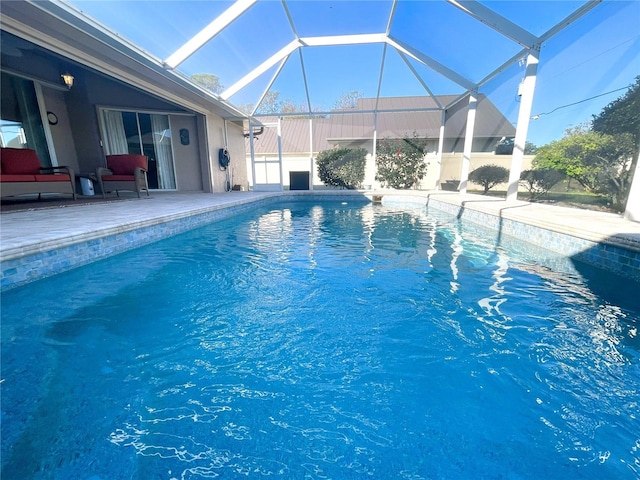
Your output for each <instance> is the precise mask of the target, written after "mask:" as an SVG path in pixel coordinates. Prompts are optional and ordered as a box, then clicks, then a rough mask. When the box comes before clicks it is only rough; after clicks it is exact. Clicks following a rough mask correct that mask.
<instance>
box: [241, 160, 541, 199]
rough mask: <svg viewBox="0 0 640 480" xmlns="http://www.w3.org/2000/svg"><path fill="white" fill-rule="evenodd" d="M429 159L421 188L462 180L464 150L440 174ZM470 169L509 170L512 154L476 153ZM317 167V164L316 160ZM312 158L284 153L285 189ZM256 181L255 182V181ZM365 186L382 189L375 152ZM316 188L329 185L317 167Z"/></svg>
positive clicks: (524, 166) (527, 163) (502, 186)
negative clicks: (377, 178)
mask: <svg viewBox="0 0 640 480" xmlns="http://www.w3.org/2000/svg"><path fill="white" fill-rule="evenodd" d="M265 158H268V159H271V160H277V158H278V157H277V155H267V156H265V155H257V156H256V160H257V161H262V160H263V159H265ZM533 158H534V155H525V157H524V159H523V162H522V170H527V169H529V168H531V161H532V160H533ZM425 161H426V162H427V165H428V166H427V175H426V176H425V178H424V179H423V180H422V182H420V183H419V184H418V188H419V189H420V190H434V189H436V188H437V187H438V186H439V183H440V182H444V181H446V180H454V179H455V180H460V170H461V168H462V153H447V154H443V155H442V165H441V168H440V175H439V176H438V168H437V157H436V155H432V154H429V155H426V157H425ZM246 163H247V169H248V170H249V172H250V171H251V158H250V157H247V162H246ZM470 164H471V165H470V168H469V171H473V170H474V169H476V168H478V167H480V166H482V165H489V164H494V165H500V166H502V167H505V168H506V169H510V168H511V155H495V154H493V153H472V154H471V160H470ZM314 166H315V163H314ZM309 169H310V161H309V157H308V156H306V157H305V156H300V155H283V156H282V170H283V185H284V188H285V190H286V189H288V188H289V172H291V171H309ZM252 183H253V182H252ZM362 184H363V188H365V189H379V188H380V183H379V182H376V181H375V162H373V159H372V155H371V154H369V155H367V163H366V165H365V179H364V181H363V182H362ZM313 185H314V188H318V189H322V188H326V186H325V185H324V184H323V183H322V182H321V181H320V178H319V177H318V172H317V167H316V168H314V175H313ZM468 188H469V189H471V190H473V189H480V188H481V187H480V186H479V185H475V184H473V183H470V184H469V187H468ZM494 188H495V189H496V190H501V189H502V190H504V189H506V188H507V184H506V183H505V184H500V185H498V186H496V187H494Z"/></svg>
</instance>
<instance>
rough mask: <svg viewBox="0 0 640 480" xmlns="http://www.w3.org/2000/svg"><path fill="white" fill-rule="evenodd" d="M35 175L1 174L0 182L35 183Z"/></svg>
mask: <svg viewBox="0 0 640 480" xmlns="http://www.w3.org/2000/svg"><path fill="white" fill-rule="evenodd" d="M35 181H36V177H35V175H13V174H6V173H3V174H0V182H35Z"/></svg>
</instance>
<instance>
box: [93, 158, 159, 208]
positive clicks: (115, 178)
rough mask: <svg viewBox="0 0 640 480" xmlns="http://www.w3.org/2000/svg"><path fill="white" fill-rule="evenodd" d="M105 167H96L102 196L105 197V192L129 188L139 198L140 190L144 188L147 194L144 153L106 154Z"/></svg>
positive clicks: (147, 185)
mask: <svg viewBox="0 0 640 480" xmlns="http://www.w3.org/2000/svg"><path fill="white" fill-rule="evenodd" d="M106 159H107V168H104V167H98V169H97V170H96V177H97V178H98V183H99V184H100V188H101V189H102V197H103V198H106V193H107V192H113V191H115V192H116V195H117V196H120V194H119V193H118V192H119V191H120V190H129V191H132V192H136V193H137V194H138V198H140V191H141V190H146V192H147V196H149V184H148V183H147V157H146V156H145V155H133V154H122V155H107V156H106Z"/></svg>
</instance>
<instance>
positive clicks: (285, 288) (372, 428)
mask: <svg viewBox="0 0 640 480" xmlns="http://www.w3.org/2000/svg"><path fill="white" fill-rule="evenodd" d="M494 236H495V233H492V232H489V231H484V230H483V229H482V228H479V227H472V226H469V225H461V224H460V223H459V222H458V221H457V220H456V219H455V218H454V217H452V216H449V215H445V214H438V213H437V212H425V211H407V210H405V211H403V210H399V209H394V208H389V207H382V206H374V205H369V204H366V205H364V204H349V205H342V204H340V203H325V204H322V205H318V204H312V203H306V202H301V203H298V204H283V205H282V206H272V207H262V208H260V209H258V210H256V211H253V212H249V213H245V214H241V215H239V216H238V217H237V218H234V219H228V220H224V221H220V222H217V223H215V224H212V225H209V226H207V227H205V228H201V229H199V230H196V231H192V232H189V233H186V234H183V235H180V236H178V237H174V238H171V239H168V240H166V241H163V242H160V243H157V244H154V245H150V246H148V247H145V248H141V249H137V250H135V251H131V252H128V253H126V254H123V255H120V256H118V257H114V258H111V259H108V260H105V261H101V262H98V263H95V264H92V265H89V266H87V267H84V268H80V269H76V270H74V271H71V272H68V273H66V274H63V275H59V276H56V277H54V278H50V279H46V280H42V281H39V282H35V283H33V284H30V285H27V286H25V287H22V288H17V289H13V290H10V291H8V292H5V293H4V294H3V295H2V383H1V384H0V386H1V388H2V451H1V454H2V472H1V473H2V478H3V479H7V480H10V479H29V478H34V479H45V478H46V479H82V480H112V479H115V480H119V479H140V480H147V479H167V480H168V479H180V480H182V479H210V478H217V477H220V478H225V479H226V478H247V477H248V478H263V477H269V478H282V479H306V478H308V479H325V478H329V479H361V478H374V479H562V480H568V479H595V478H597V479H609V478H610V479H613V478H616V479H623V478H629V479H633V478H638V477H639V475H640V419H639V418H638V415H639V414H640V413H639V405H638V402H639V400H640V394H639V391H640V362H639V360H640V340H639V335H638V323H639V321H640V313H639V311H638V309H637V307H636V305H637V303H634V302H636V301H637V295H638V294H639V292H640V289H638V286H639V285H638V284H637V283H633V282H631V281H629V280H622V279H620V278H616V277H613V276H610V275H608V274H604V273H603V272H598V271H589V269H588V268H587V267H585V266H583V265H580V264H579V263H574V262H572V261H571V260H567V259H557V258H554V255H553V254H551V253H550V252H545V251H543V250H539V249H535V248H534V247H531V246H527V245H526V243H523V242H521V241H511V243H512V244H513V247H514V249H513V251H505V250H504V249H503V248H502V247H500V248H497V247H495V239H494ZM502 243H509V242H507V241H505V239H503V242H502ZM551 266H553V269H551V268H550V267H551Z"/></svg>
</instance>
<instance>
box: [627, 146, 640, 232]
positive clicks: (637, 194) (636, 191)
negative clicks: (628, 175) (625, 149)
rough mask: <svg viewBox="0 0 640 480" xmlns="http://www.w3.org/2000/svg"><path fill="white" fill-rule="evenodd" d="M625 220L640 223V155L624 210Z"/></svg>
mask: <svg viewBox="0 0 640 480" xmlns="http://www.w3.org/2000/svg"><path fill="white" fill-rule="evenodd" d="M624 218H626V219H627V220H630V221H632V222H640V155H638V162H637V163H636V168H635V172H634V173H633V180H632V181H631V188H630V189H629V198H627V207H626V208H625V210H624Z"/></svg>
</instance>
